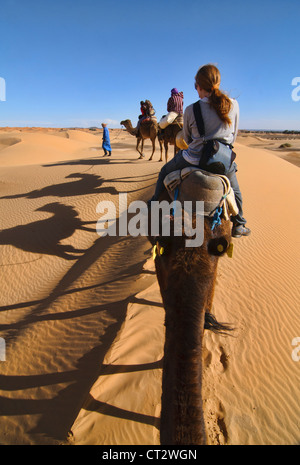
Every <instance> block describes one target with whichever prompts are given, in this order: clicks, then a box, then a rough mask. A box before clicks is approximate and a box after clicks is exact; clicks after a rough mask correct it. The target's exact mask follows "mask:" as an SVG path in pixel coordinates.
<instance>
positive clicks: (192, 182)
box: [164, 167, 239, 220]
mask: <svg viewBox="0 0 300 465" xmlns="http://www.w3.org/2000/svg"><path fill="white" fill-rule="evenodd" d="M164 185H165V187H166V189H167V192H168V194H169V197H170V199H171V200H174V199H175V191H176V188H179V189H178V191H177V193H178V196H177V199H178V200H179V201H180V202H181V203H183V202H184V201H192V204H193V211H196V208H195V205H196V203H195V202H196V201H197V200H203V201H204V216H212V215H213V214H214V212H215V211H216V210H217V209H218V208H219V207H221V208H222V217H223V218H224V219H225V220H228V219H229V218H230V216H231V215H233V216H235V215H237V214H238V212H239V210H238V207H237V204H236V201H235V197H234V192H233V190H232V187H231V185H230V181H229V179H228V178H227V177H226V176H222V175H218V174H213V173H209V172H208V171H204V170H200V169H199V168H197V167H187V168H184V169H182V170H177V171H172V172H171V173H169V174H168V175H167V176H166V177H165V179H164Z"/></svg>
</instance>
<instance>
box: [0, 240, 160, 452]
mask: <svg viewBox="0 0 300 465" xmlns="http://www.w3.org/2000/svg"><path fill="white" fill-rule="evenodd" d="M137 240H138V239H137V238H131V237H126V238H122V239H120V238H118V237H110V236H106V237H101V238H99V239H97V240H96V241H95V243H94V244H93V245H92V246H91V247H90V248H89V249H88V250H87V251H86V252H85V254H84V255H82V256H80V257H79V259H78V260H77V261H75V262H74V264H72V266H71V268H70V269H69V270H68V271H67V273H66V274H65V276H64V277H63V278H62V279H61V280H60V282H59V283H58V284H57V285H56V287H55V288H54V289H53V291H52V292H51V293H50V294H49V295H48V296H47V297H46V298H45V299H41V300H39V301H38V300H37V301H31V302H27V303H26V302H23V303H20V304H14V305H13V306H11V307H10V308H8V307H7V306H6V307H5V309H6V311H7V310H9V309H12V310H13V309H17V308H25V307H26V306H28V305H29V306H31V305H35V308H34V310H33V311H30V313H28V314H27V315H26V316H24V318H22V319H21V320H19V321H17V322H15V323H10V324H8V325H5V328H1V329H3V330H5V339H6V340H7V342H8V343H9V344H12V343H13V341H14V340H15V338H17V337H18V334H20V332H21V333H22V332H23V331H24V330H25V329H26V328H28V327H31V326H32V325H35V324H42V323H43V322H47V321H52V322H54V323H55V325H57V326H59V325H60V324H62V326H63V327H64V328H68V329H67V330H66V329H64V331H66V338H70V347H72V343H73V338H75V339H74V340H75V341H77V339H76V331H75V334H73V327H74V325H75V327H76V326H77V321H78V318H81V317H82V318H85V317H87V318H90V317H92V316H93V315H94V317H95V318H96V320H97V324H98V325H99V328H101V325H103V328H105V329H104V331H100V333H99V342H97V343H96V345H95V346H94V347H92V348H91V349H90V350H88V351H87V352H86V353H85V354H83V355H82V356H81V357H80V358H79V359H78V360H77V362H76V364H75V366H74V365H72V367H70V369H67V370H62V371H57V372H56V371H54V372H53V371H51V370H50V369H49V370H46V372H43V373H41V374H35V375H26V376H22V375H13V376H9V375H8V376H0V384H1V386H2V389H4V390H5V391H10V396H8V397H1V398H0V402H1V406H2V407H1V409H2V413H3V414H4V415H8V416H11V415H38V416H37V423H36V425H35V426H33V428H32V429H31V430H30V431H29V433H30V434H32V435H38V437H40V435H41V434H42V435H43V437H44V438H45V441H50V442H51V441H52V443H53V441H54V442H55V441H57V440H65V439H66V437H67V434H68V431H69V430H70V428H71V427H72V424H73V423H74V421H75V419H76V417H77V415H78V412H79V411H80V409H81V408H86V409H90V410H95V411H97V412H99V413H100V412H103V413H104V414H106V415H110V416H115V417H118V418H127V419H129V420H133V421H137V422H141V423H145V424H149V425H152V426H155V427H158V422H159V419H157V418H156V417H154V416H153V417H152V416H151V415H144V414H142V413H135V412H130V411H128V410H125V409H122V408H120V409H119V408H117V407H114V406H112V405H108V404H105V403H103V402H101V401H98V400H95V401H92V399H91V398H88V399H87V395H88V392H89V391H90V389H91V387H92V386H93V384H94V383H95V381H96V380H97V379H98V377H99V376H101V375H109V374H114V373H119V372H120V373H125V372H131V371H140V370H153V369H159V368H161V361H153V362H151V363H148V364H136V365H127V366H126V365H105V364H104V365H102V364H101V362H102V361H103V359H104V356H105V354H106V353H107V351H108V349H109V347H110V346H111V344H112V342H113V340H114V339H115V337H116V335H117V334H118V332H119V330H120V328H121V325H122V324H123V322H124V320H125V317H126V314H127V308H128V304H129V303H141V304H145V305H147V303H148V304H155V305H157V303H155V302H151V301H147V300H144V299H142V300H141V299H137V298H136V291H135V292H134V293H132V290H131V289H130V287H128V286H127V285H126V283H127V282H128V280H132V278H133V277H134V276H138V275H140V274H141V273H143V272H144V270H143V265H144V260H142V261H139V262H133V263H132V264H131V263H128V264H127V265H126V264H125V263H124V264H123V265H122V266H121V267H120V269H119V272H118V273H117V274H115V276H114V277H113V278H111V279H109V280H106V281H101V280H100V281H99V283H97V284H92V285H91V286H88V287H80V286H79V287H78V286H75V287H74V284H75V283H76V282H77V280H78V278H79V277H80V276H81V275H82V274H83V273H84V272H85V270H86V269H89V268H90V267H91V266H92V264H93V263H95V262H96V261H97V260H99V257H100V256H101V255H102V254H104V253H105V252H106V251H107V250H111V249H112V248H113V246H114V244H116V243H120V242H124V248H125V249H126V250H128V253H129V256H130V254H131V251H132V250H135V249H136V247H137ZM140 240H143V239H140ZM125 244H126V246H125ZM149 253H150V250H149ZM148 279H151V277H149V278H148ZM113 281H117V282H118V283H119V284H118V287H120V288H122V289H123V291H122V294H121V295H120V294H119V295H118V298H114V296H112V301H111V302H107V303H103V304H100V305H99V303H97V301H95V302H94V303H91V305H88V306H86V307H85V308H80V307H79V308H76V298H75V299H73V302H74V303H75V306H74V308H73V310H70V309H68V310H66V311H59V312H47V308H48V307H51V306H52V304H53V303H54V302H55V301H56V299H58V298H60V296H63V295H65V294H69V293H74V294H75V295H76V293H78V292H84V291H86V290H87V289H92V288H96V287H99V289H100V290H101V287H102V286H105V285H107V284H109V285H110V283H111V282H113ZM147 282H148V281H147ZM122 283H123V284H122ZM151 283H152V281H151ZM144 285H145V286H146V287H147V283H146V284H145V282H144ZM120 297H121V298H120ZM1 310H2V309H1ZM3 310H4V308H3ZM108 315H109V319H110V320H111V321H113V322H114V323H113V324H109V326H108V327H107V318H108ZM64 321H67V322H68V324H67V325H64ZM60 322H61V323H60ZM82 337H84V333H83V335H82ZM69 350H70V349H69V346H66V347H65V348H64V349H62V352H61V353H60V356H61V357H67V356H68V353H69ZM64 351H66V352H64ZM42 386H50V389H51V391H50V392H53V396H52V397H49V398H40V395H39V388H41V387H42ZM34 388H37V389H38V391H37V393H38V395H37V398H32V397H30V396H28V397H26V395H24V396H23V398H22V399H20V398H18V395H16V396H15V397H14V396H13V391H19V390H20V389H21V390H26V389H34ZM24 392H25V393H26V391H24ZM91 401H92V402H91Z"/></svg>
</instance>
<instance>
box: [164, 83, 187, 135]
mask: <svg viewBox="0 0 300 465" xmlns="http://www.w3.org/2000/svg"><path fill="white" fill-rule="evenodd" d="M167 112H168V114H167V115H165V116H163V117H162V118H161V120H160V122H159V123H158V124H159V126H160V127H161V129H165V128H166V127H167V126H168V125H169V124H172V123H173V121H175V119H176V118H177V117H178V116H181V117H182V116H183V92H178V90H177V89H176V88H175V87H174V88H173V89H172V90H171V97H170V98H169V100H168V103H167Z"/></svg>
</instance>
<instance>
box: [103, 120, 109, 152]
mask: <svg viewBox="0 0 300 465" xmlns="http://www.w3.org/2000/svg"><path fill="white" fill-rule="evenodd" d="M102 127H103V136H102V148H103V150H104V155H103V156H104V157H106V156H108V157H110V156H111V146H110V138H109V130H108V127H107V124H106V123H102Z"/></svg>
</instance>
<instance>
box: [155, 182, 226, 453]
mask: <svg viewBox="0 0 300 465" xmlns="http://www.w3.org/2000/svg"><path fill="white" fill-rule="evenodd" d="M185 182H186V181H183V182H182V183H181V186H182V187H183V186H184V183H185ZM182 187H180V190H181V189H182ZM205 192H207V189H206V190H205V186H204V187H202V194H203V196H202V199H204V198H205V195H207V194H206V193H205ZM199 193H200V195H199ZM178 199H179V200H180V201H181V203H182V198H180V194H179V197H178ZM197 199H199V200H201V188H200V190H199V189H198V191H197ZM162 200H167V201H168V202H169V203H170V197H169V195H168V193H167V191H165V192H164V193H163V194H162V195H161V197H160V201H162ZM149 215H150V213H149ZM150 217H151V215H150V216H149V219H150ZM194 225H195V216H194V217H193V226H194ZM211 226H212V219H211V217H208V216H205V217H204V241H203V244H202V245H201V247H186V243H185V239H186V237H185V236H184V234H183V235H181V236H178V235H174V231H173V235H172V230H171V234H170V235H168V236H163V235H161V234H160V235H159V236H156V237H151V236H150V237H149V240H150V242H151V243H152V245H155V246H156V248H155V251H156V256H155V268H156V274H157V279H158V283H159V287H160V292H161V296H162V301H163V306H164V309H165V346H164V359H163V377H162V398H161V423H160V442H161V444H162V445H202V444H206V433H205V426H204V419H203V409H202V393H201V382H202V343H203V334H204V329H209V330H212V331H214V332H219V333H223V334H224V333H227V332H228V331H231V330H232V329H233V328H231V326H230V325H227V324H225V323H219V322H218V321H217V320H216V318H215V317H214V316H213V315H212V314H211V307H212V302H213V294H214V287H215V281H216V274H217V264H218V259H219V257H220V256H222V255H224V253H225V252H226V250H227V249H228V247H229V245H230V242H231V222H230V220H226V221H225V220H224V219H222V222H221V224H220V225H218V226H216V227H214V229H213V230H212V229H211ZM183 229H184V228H183ZM183 233H184V230H183ZM228 334H229V333H228Z"/></svg>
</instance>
